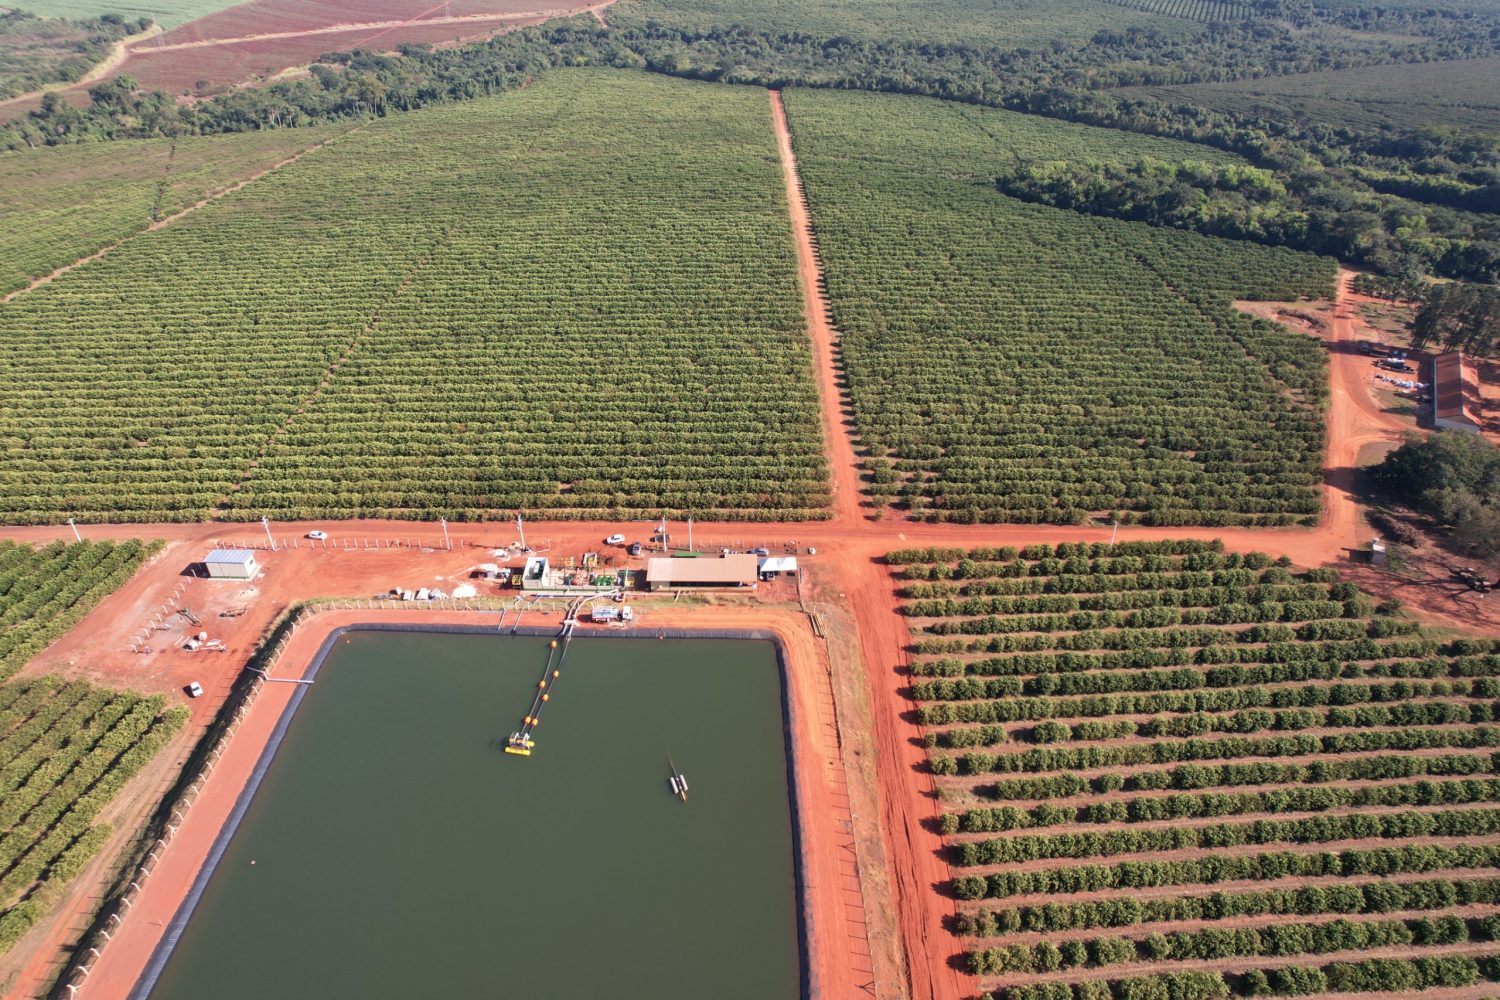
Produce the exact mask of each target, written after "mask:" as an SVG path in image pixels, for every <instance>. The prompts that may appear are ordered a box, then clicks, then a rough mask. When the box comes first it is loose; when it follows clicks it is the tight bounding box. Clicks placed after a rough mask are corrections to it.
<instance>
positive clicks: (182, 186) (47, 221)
mask: <svg viewBox="0 0 1500 1000" xmlns="http://www.w3.org/2000/svg"><path fill="white" fill-rule="evenodd" d="M348 127H349V126H345V125H339V126H319V127H316V128H309V129H274V130H272V131H268V132H246V133H242V134H239V135H214V136H184V137H182V138H180V139H146V140H140V141H136V140H120V141H118V142H110V143H91V144H86V145H81V146H47V147H44V148H42V149H36V150H29V151H26V152H25V153H19V154H14V155H9V156H0V189H3V190H4V191H5V192H6V194H7V197H6V199H5V202H4V204H3V205H0V294H4V293H5V292H9V291H13V290H14V289H17V288H22V287H24V286H25V285H26V284H27V283H29V282H30V281H31V279H33V278H37V277H40V276H42V275H45V274H50V273H51V272H52V271H53V270H55V269H56V268H58V267H61V266H62V265H64V264H68V263H71V262H73V261H75V260H78V259H80V258H82V257H86V256H88V255H89V254H91V253H93V252H95V251H96V250H98V249H99V248H100V247H104V246H108V245H110V244H112V243H116V242H118V241H119V240H122V239H124V238H125V237H127V236H130V235H131V234H133V233H137V232H140V231H141V230H143V229H145V228H146V227H147V226H149V225H150V224H151V223H152V222H155V221H157V220H159V219H163V218H166V217H167V216H169V215H172V214H173V213H174V212H178V211H180V210H181V209H183V208H186V207H187V206H189V205H192V204H194V203H195V202H197V201H198V200H199V199H201V198H204V197H207V196H208V195H210V194H213V193H214V192H216V191H220V190H222V189H224V188H226V187H229V186H230V185H233V184H235V183H237V182H238V181H240V180H242V179H244V178H245V177H249V176H250V175H252V174H255V173H258V172H260V171H262V170H264V169H266V168H267V167H270V166H273V165H274V164H276V163H279V162H281V161H282V160H284V159H286V158H287V157H289V156H294V155H296V154H297V153H299V152H301V151H302V150H304V149H307V148H309V147H311V146H313V145H315V144H317V143H318V142H321V141H323V140H324V139H327V138H329V137H331V136H334V135H337V134H339V133H340V132H343V131H346V130H347V129H348Z"/></svg>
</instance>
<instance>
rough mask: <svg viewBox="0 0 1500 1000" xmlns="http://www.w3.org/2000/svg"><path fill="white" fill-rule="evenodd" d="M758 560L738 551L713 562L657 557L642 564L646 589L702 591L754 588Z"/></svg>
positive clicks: (711, 560) (708, 560)
mask: <svg viewBox="0 0 1500 1000" xmlns="http://www.w3.org/2000/svg"><path fill="white" fill-rule="evenodd" d="M757 563H758V559H757V557H756V556H752V555H750V554H748V553H744V552H738V553H735V554H733V555H727V556H720V557H719V558H717V559H672V558H668V557H659V558H656V559H651V560H648V561H647V563H646V587H647V589H649V590H705V589H730V588H738V587H754V586H755V582H756V580H757V573H756V571H757V569H758V568H759V567H758V565H757Z"/></svg>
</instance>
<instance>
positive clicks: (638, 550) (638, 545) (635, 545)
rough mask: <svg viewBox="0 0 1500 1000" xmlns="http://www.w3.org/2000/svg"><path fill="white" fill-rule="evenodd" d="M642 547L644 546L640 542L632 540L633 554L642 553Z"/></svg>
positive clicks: (631, 550)
mask: <svg viewBox="0 0 1500 1000" xmlns="http://www.w3.org/2000/svg"><path fill="white" fill-rule="evenodd" d="M641 548H642V546H641V543H640V542H631V543H630V554H631V555H633V556H638V555H640V554H641Z"/></svg>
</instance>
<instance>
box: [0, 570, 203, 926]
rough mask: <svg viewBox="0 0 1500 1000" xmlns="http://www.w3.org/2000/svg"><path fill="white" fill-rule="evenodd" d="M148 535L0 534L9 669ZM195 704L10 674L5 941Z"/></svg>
mask: <svg viewBox="0 0 1500 1000" xmlns="http://www.w3.org/2000/svg"><path fill="white" fill-rule="evenodd" d="M149 552H150V549H149V548H148V547H146V546H143V545H142V544H141V543H139V542H126V543H122V544H118V545H116V544H112V543H109V542H96V543H79V544H76V545H66V546H65V545H63V544H61V543H54V544H52V545H48V546H46V547H45V548H41V549H33V548H32V547H31V546H26V545H16V544H14V543H11V542H0V636H3V639H0V677H5V676H9V675H10V674H12V673H14V672H15V671H16V670H18V669H20V667H21V666H23V665H24V664H25V662H26V661H27V660H28V659H29V658H30V657H31V656H33V655H34V654H35V653H37V652H38V651H39V650H41V649H42V648H43V647H45V646H46V645H47V644H48V643H50V642H51V641H52V640H53V639H56V638H57V637H58V636H59V635H61V634H62V633H63V632H65V631H66V630H67V629H69V628H71V627H72V626H73V625H74V624H75V623H77V621H78V620H79V619H80V618H81V617H82V616H83V614H84V613H85V612H86V611H87V610H88V609H89V608H91V607H93V605H94V604H96V603H97V602H98V601H99V600H100V599H101V598H102V597H104V596H105V595H107V594H108V593H110V592H111V591H112V590H114V589H116V588H117V587H118V586H119V585H120V584H122V583H124V582H125V580H127V579H128V578H129V577H130V575H131V573H133V572H134V571H135V569H136V567H138V566H139V565H140V563H141V561H142V560H143V559H144V558H145V556H146V555H147V554H148V553H149ZM186 717H187V712H186V710H185V709H181V708H178V709H172V710H166V699H165V698H164V697H163V696H161V695H157V696H154V697H150V698H142V697H140V696H138V695H134V694H130V693H128V692H120V691H106V690H101V689H97V688H91V687H89V686H88V685H87V684H84V683H82V682H70V683H63V682H62V681H59V680H57V679H55V678H42V679H40V680H31V681H26V682H13V683H10V684H5V685H0V951H4V950H5V949H6V948H9V947H10V946H11V945H12V944H14V943H15V941H16V940H17V939H18V938H19V937H20V936H21V935H22V934H24V933H25V932H26V930H27V929H28V928H29V927H30V926H31V925H32V924H33V923H34V922H36V920H38V919H39V918H41V917H42V916H43V915H44V914H45V913H46V912H47V909H48V908H49V907H50V906H51V905H52V903H53V902H54V901H55V899H56V896H57V893H58V891H59V890H60V889H61V887H62V886H63V885H64V884H65V883H67V882H68V881H69V880H70V879H71V878H73V876H75V875H76V874H77V873H78V872H79V871H80V870H81V869H82V867H83V865H84V864H85V863H87V862H88V860H89V859H90V858H92V857H93V856H94V855H95V854H96V853H97V852H98V851H99V849H100V848H101V847H102V846H103V845H104V843H105V842H106V841H107V840H108V839H109V836H110V833H111V830H110V827H109V825H108V824H107V823H96V822H95V819H96V817H97V816H98V814H99V813H100V811H101V810H103V809H104V808H105V807H106V806H107V805H108V804H109V802H110V801H111V800H112V799H113V798H114V796H115V795H116V794H117V793H118V792H119V791H120V789H121V788H122V787H123V786H124V784H125V782H126V781H127V780H129V778H130V777H131V775H133V774H135V773H136V771H138V770H139V769H140V768H141V767H142V766H143V765H144V764H145V763H146V762H147V761H149V760H150V759H151V757H152V755H153V754H154V753H155V752H156V751H157V750H158V749H159V748H160V747H161V746H162V745H163V744H164V743H165V742H166V741H167V740H168V739H169V738H170V737H171V735H172V734H173V733H174V732H176V731H177V729H178V728H179V727H180V726H181V725H182V723H183V721H184V720H185V719H186Z"/></svg>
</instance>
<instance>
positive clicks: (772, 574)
mask: <svg viewBox="0 0 1500 1000" xmlns="http://www.w3.org/2000/svg"><path fill="white" fill-rule="evenodd" d="M796 575H797V557H796V556H767V557H766V558H764V559H762V560H761V561H760V578H761V579H762V580H774V579H776V578H777V577H778V576H796Z"/></svg>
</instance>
